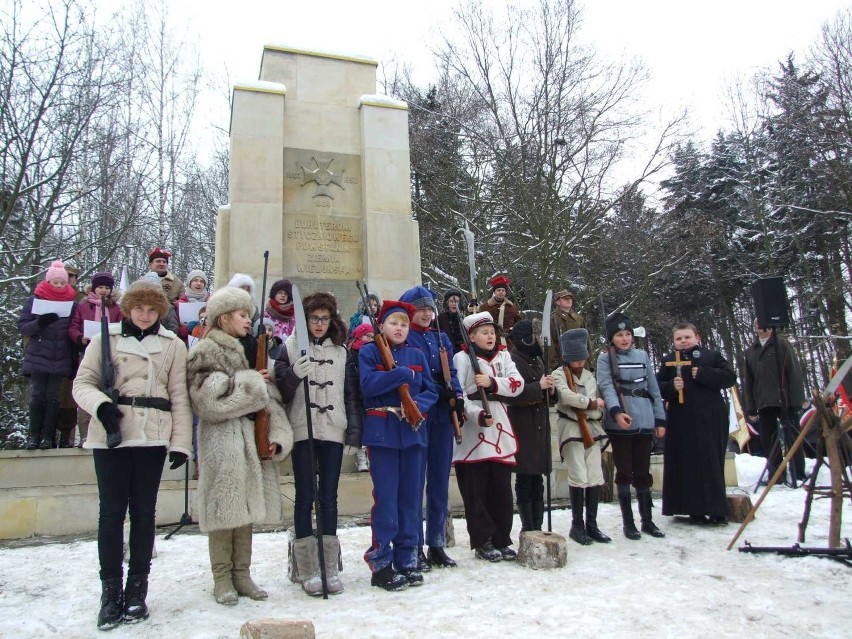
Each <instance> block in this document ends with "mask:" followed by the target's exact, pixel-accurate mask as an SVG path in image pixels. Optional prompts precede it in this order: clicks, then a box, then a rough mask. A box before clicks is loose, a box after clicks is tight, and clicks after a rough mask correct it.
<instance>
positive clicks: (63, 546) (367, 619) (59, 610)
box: [0, 455, 852, 639]
mask: <svg viewBox="0 0 852 639" xmlns="http://www.w3.org/2000/svg"><path fill="white" fill-rule="evenodd" d="M762 468H763V459H762V458H752V457H749V456H748V455H740V456H738V458H737V470H738V473H739V476H740V481H741V484H742V486H743V487H744V488H747V487H748V484H749V483H751V484H752V485H753V483H754V482H755V481H756V479H757V476H758V474H759V473H760V471H761V470H762ZM826 481H827V478H826ZM804 497H805V495H804V492H803V491H801V490H796V491H793V490H790V489H788V488H785V487H776V488H773V489H772V491H771V492H770V494H769V496H768V497H767V499H766V500H765V501H764V503H763V505H762V506H761V508H760V510H759V511H758V513H757V518H756V520H755V521H754V522H753V523H752V524H750V525H749V527H748V528H747V529H746V531H745V533H744V534H743V536H742V538H741V539H740V542H739V543H738V545H742V541H743V540H749V541H751V542H752V543H753V544H755V545H783V546H789V545H791V544H793V543H794V542H795V538H796V530H797V528H796V525H797V523H798V521H799V520H800V519H801V514H802V508H803V503H804V502H803V500H804ZM756 499H757V495H755V496H753V497H752V500H753V501H756ZM846 511H847V514H846V522H847V523H846V525H845V526H844V529H843V535H844V536H845V537H849V536H852V535H850V529H852V526H850V524H849V523H848V522H849V521H850V518H852V515H849V514H848V513H849V504H848V502H847V504H846ZM658 512H659V511H658ZM598 519H599V524H600V526H601V528H602V529H603V530H604V531H605V532H608V533H609V534H611V536H612V537H613V539H614V541H613V543H611V544H608V545H594V546H589V547H581V546H578V545H577V544H575V543H574V542H572V541H570V540H569V541H568V566H567V567H565V568H564V569H561V570H556V571H549V572H536V571H532V570H528V569H525V568H522V567H521V566H518V565H515V564H511V563H505V562H504V563H499V564H496V565H495V564H489V563H486V562H483V561H478V560H475V559H474V558H473V554H472V553H471V552H470V551H469V550H467V534H466V532H465V526H464V521H463V520H460V519H456V520H455V530H456V537H457V546H456V548H455V549H453V551H451V553H450V554H451V556H453V557H455V558H456V559H458V560H459V568H457V569H455V570H443V571H436V570H433V571H432V572H430V573H427V575H426V583H425V585H424V586H422V587H420V588H409V589H408V590H406V591H404V592H399V593H387V592H384V591H381V590H379V589H377V588H371V587H370V581H369V579H370V574H369V571H368V569H367V566H366V564H365V563H364V562H363V560H362V559H361V554H362V553H363V551H364V549H365V548H366V547H367V546H368V545H369V543H370V530H369V528H366V527H351V528H346V529H343V530H341V531H340V537H341V543H342V545H343V552H344V564H345V571H344V573H343V574H342V578H343V580H344V583H345V585H346V592H345V593H343V594H341V595H339V596H336V597H333V598H331V599H329V600H328V601H323V600H322V599H311V598H309V597H307V596H306V595H304V594H303V593H302V592H301V590H300V588H299V586H297V585H295V584H291V583H290V582H289V581H288V580H287V578H286V564H287V544H286V536H285V534H284V533H268V534H256V535H255V550H254V567H253V572H254V575H255V578H256V581H258V583H259V584H261V585H262V586H263V587H265V588H266V589H268V590H269V592H270V597H269V600H268V601H266V602H253V601H250V600H247V599H243V598H241V599H240V603H239V604H238V605H237V606H235V607H225V606H220V605H217V604H216V603H215V602H214V600H213V597H212V595H211V592H212V586H213V584H212V578H211V576H210V572H209V559H208V555H207V538H206V537H205V536H204V535H200V534H187V533H183V532H181V533H179V534H178V535H176V536H174V537H173V538H172V539H171V540H169V541H165V540H163V539H162V534H158V539H157V549H158V552H159V557H158V558H157V559H155V560H154V564H153V568H152V574H151V585H150V592H149V595H148V605H149V607H150V609H151V618H150V619H149V620H148V621H147V622H145V623H141V624H137V625H134V626H122V627H119V628H117V629H115V630H113V631H112V632H111V633H109V635H108V636H110V637H112V638H116V639H118V638H120V637H137V638H149V637H150V638H153V637H181V638H190V637H199V638H201V637H203V638H208V637H228V638H232V639H235V638H236V637H238V636H239V628H240V626H241V625H242V623H243V622H244V621H245V620H246V619H254V618H262V617H281V618H307V619H310V620H312V621H313V623H314V625H315V627H316V631H317V637H319V638H321V639H326V638H331V637H346V638H347V639H351V638H352V637H356V636H357V637H358V638H359V639H365V638H367V637H430V638H431V637H462V636H463V637H467V638H474V637H494V636H497V635H503V636H506V637H564V636H576V637H628V636H630V637H685V636H689V637H714V638H715V637H734V636H746V637H749V638H750V639H751V638H756V637H768V636H772V637H796V638H801V637H849V636H852V608H851V607H850V592H852V588H850V583H852V582H850V577H852V571H850V569H849V568H848V567H846V566H844V565H842V564H840V563H838V562H835V561H831V560H828V559H819V558H813V557H807V558H782V557H778V556H776V555H746V554H743V553H740V552H737V551H736V550H733V551H731V552H728V551H726V550H725V546H726V545H727V544H728V542H729V541H730V539H731V537H732V536H733V534H734V533H735V531H736V528H737V526H736V525H733V524H731V525H729V526H727V527H725V528H711V527H695V526H690V525H689V524H686V523H678V522H677V521H675V520H672V519H669V518H666V517H662V516H660V515H658V516H657V523H658V524H659V525H660V527H661V528H663V529H664V530H665V531H666V534H667V536H666V538H665V539H663V540H657V539H651V538H649V537H647V536H643V537H642V540H641V541H637V542H633V541H628V540H627V539H625V538H624V537H623V536H622V535H621V533H620V521H621V519H620V514H619V513H618V510H617V508H616V507H615V506H613V505H609V504H602V505H601V512H600V516H599V518H598ZM569 525H570V514H569V513H568V512H567V511H557V512H555V513H554V515H553V529H554V531H555V532H559V533H561V534H564V535H566V536H567V531H568V528H569ZM519 527H520V524H519V523H518V521H517V519H516V521H515V531H516V533H517V530H518V529H519ZM827 534H828V502H827V501H820V502H815V504H814V509H813V512H812V516H811V522H810V526H809V528H808V538H807V543H806V545H808V546H822V547H824V546H826V545H827V542H826V539H827ZM99 588H100V584H99V582H98V577H97V547H96V543H95V541H93V540H84V541H81V540H76V541H70V542H69V541H61V542H57V543H48V544H42V545H30V546H25V547H8V546H7V547H4V548H0V637H51V636H58V637H60V636H61V637H63V638H71V637H92V636H96V635H100V636H104V635H101V634H100V633H98V632H97V631H96V630H95V616H96V614H97V608H98V598H99V594H100V590H99Z"/></svg>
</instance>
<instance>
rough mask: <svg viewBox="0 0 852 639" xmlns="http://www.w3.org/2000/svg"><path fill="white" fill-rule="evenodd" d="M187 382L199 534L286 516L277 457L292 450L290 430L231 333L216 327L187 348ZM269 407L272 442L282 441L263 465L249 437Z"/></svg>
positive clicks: (271, 390) (276, 397) (274, 396)
mask: <svg viewBox="0 0 852 639" xmlns="http://www.w3.org/2000/svg"><path fill="white" fill-rule="evenodd" d="M187 382H188V384H189V396H190V398H191V400H192V407H193V410H194V411H195V414H196V415H198V417H199V424H198V459H199V466H200V469H199V481H198V493H197V495H198V499H197V509H198V523H199V527H200V528H201V530H202V531H205V532H206V531H211V530H225V529H228V528H238V527H241V526H245V525H248V524H252V523H267V524H277V523H280V522H281V521H282V518H283V504H282V499H281V489H280V486H279V475H278V465H279V462H280V461H281V460H282V459H284V458H285V457H286V456H287V455H289V454H290V451H291V450H292V448H293V431H292V429H291V427H290V422H289V421H288V419H287V415H286V413H285V412H284V407H283V406H282V404H281V396H280V394H279V393H278V389H276V388H275V385H274V384H272V383H267V382H265V381H264V379H263V378H262V377H261V376H260V373H258V372H256V371H254V370H252V369H249V367H248V361H247V360H246V356H245V353H244V351H243V347H242V345H241V344H240V342H239V341H237V339H236V338H234V337H231V336H230V335H228V334H227V333H225V332H223V331H220V330H218V329H213V330H211V331H210V332H208V333H207V336H206V337H205V338H204V339H202V340H199V342H198V344H197V345H196V346H195V347H193V349H192V350H191V351H190V352H189V357H188V360H187ZM262 408H265V409H267V410H268V411H269V440H270V442H272V443H275V444H278V445H280V446H281V450H280V451H279V452H278V454H277V455H276V456H275V458H274V459H273V460H272V461H265V462H261V461H260V458H259V457H258V454H257V448H256V445H255V440H254V422H253V421H252V420H251V419H249V416H250V415H253V414H254V413H255V412H257V411H258V410H260V409H262Z"/></svg>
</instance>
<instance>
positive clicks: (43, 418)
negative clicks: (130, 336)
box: [18, 261, 77, 450]
mask: <svg viewBox="0 0 852 639" xmlns="http://www.w3.org/2000/svg"><path fill="white" fill-rule="evenodd" d="M76 295H77V291H76V289H74V288H73V287H72V286H70V285H69V284H68V273H67V272H66V271H65V265H64V264H63V263H62V262H59V261H57V262H53V263H52V264H51V265H50V268H48V269H47V273H46V275H45V277H44V281H42V282H39V283H38V285H37V286H36V287H35V290H34V291H33V295H32V296H31V297H30V298H29V299H28V300H27V301H26V302H25V303H24V306H23V308H22V309H21V314H20V317H19V318H18V330H19V331H20V332H21V334H22V335H23V336H24V337H27V338H29V339H28V340H27V344H26V347H25V349H24V365H23V367H22V368H21V372H22V373H23V374H24V375H25V376H26V377H29V378H30V387H31V393H30V430H29V435H28V436H27V450H33V449H36V448H42V449H46V448H53V436H54V434H55V432H56V420H57V418H58V417H59V399H60V397H59V392H60V385H61V384H62V378H63V377H70V376H71V375H72V373H73V364H72V354H73V350H72V346H71V340H69V339H68V327H69V325H70V323H71V318H70V315H71V313H70V309H69V308H68V307H67V305H68V304H73V302H74V298H75V296H76ZM37 301H45V302H48V304H46V305H44V304H38V303H37ZM34 306H35V307H36V308H34ZM39 307H40V308H39Z"/></svg>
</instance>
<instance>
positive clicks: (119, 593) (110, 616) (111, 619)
mask: <svg viewBox="0 0 852 639" xmlns="http://www.w3.org/2000/svg"><path fill="white" fill-rule="evenodd" d="M123 614H124V591H123V590H122V589H121V577H118V578H116V579H103V580H101V610H100V612H99V613H98V630H112V629H113V628H115V627H116V626H117V625H118V624H120V623H121V617H122V615H123Z"/></svg>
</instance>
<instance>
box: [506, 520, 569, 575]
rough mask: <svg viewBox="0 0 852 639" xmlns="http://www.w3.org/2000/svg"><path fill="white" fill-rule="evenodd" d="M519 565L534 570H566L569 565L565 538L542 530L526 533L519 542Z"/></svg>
mask: <svg viewBox="0 0 852 639" xmlns="http://www.w3.org/2000/svg"><path fill="white" fill-rule="evenodd" d="M518 563H519V564H520V565H521V566H524V567H525V568H532V569H533V570H552V569H553V568H564V567H565V564H567V563H568V544H567V543H566V542H565V537H563V536H562V535H559V534H557V533H549V532H544V531H541V530H528V531H525V532H524V533H523V534H522V535H521V538H520V540H519V541H518Z"/></svg>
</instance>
